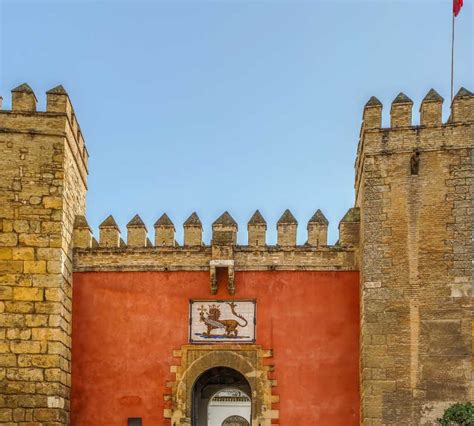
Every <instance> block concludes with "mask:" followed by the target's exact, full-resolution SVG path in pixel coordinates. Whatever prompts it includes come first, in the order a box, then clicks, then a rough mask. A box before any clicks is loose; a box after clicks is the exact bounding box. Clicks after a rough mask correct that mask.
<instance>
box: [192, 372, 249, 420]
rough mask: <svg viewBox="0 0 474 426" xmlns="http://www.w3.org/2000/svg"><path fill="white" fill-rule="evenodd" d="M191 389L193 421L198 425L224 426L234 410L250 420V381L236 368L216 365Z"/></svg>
mask: <svg viewBox="0 0 474 426" xmlns="http://www.w3.org/2000/svg"><path fill="white" fill-rule="evenodd" d="M192 392H193V398H192V410H191V412H192V422H191V423H192V424H193V425H195V426H221V425H222V422H223V421H224V420H225V419H226V418H227V417H229V416H231V415H234V414H235V415H236V414H239V415H241V416H242V415H244V416H245V417H246V418H247V419H248V420H250V417H251V416H250V414H251V398H250V396H249V395H251V389H250V385H249V383H248V381H247V379H246V378H245V377H244V376H243V375H242V374H241V373H239V372H238V371H236V370H233V369H231V368H228V367H213V368H211V369H209V370H207V371H205V372H204V373H203V374H201V376H199V378H198V379H197V380H196V382H195V383H194V385H193V390H192Z"/></svg>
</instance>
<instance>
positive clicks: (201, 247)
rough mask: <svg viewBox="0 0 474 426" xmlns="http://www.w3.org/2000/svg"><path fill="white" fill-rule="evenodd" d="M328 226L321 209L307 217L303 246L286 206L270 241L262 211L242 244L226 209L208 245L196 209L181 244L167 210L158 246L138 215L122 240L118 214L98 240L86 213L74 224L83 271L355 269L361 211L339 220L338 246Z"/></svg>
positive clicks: (250, 224) (101, 229)
mask: <svg viewBox="0 0 474 426" xmlns="http://www.w3.org/2000/svg"><path fill="white" fill-rule="evenodd" d="M328 225H329V222H328V220H327V219H326V217H325V216H324V214H323V213H322V212H321V210H317V211H316V213H315V214H314V215H313V216H312V217H311V219H310V220H309V221H308V224H307V230H308V237H307V241H306V243H305V244H303V245H298V244H297V241H296V231H297V226H298V222H297V221H296V219H295V217H294V216H293V214H292V213H291V212H290V211H289V210H286V211H285V212H284V213H283V215H282V216H281V218H280V219H279V220H278V222H277V224H276V228H277V234H278V241H277V244H276V245H267V244H266V230H267V223H266V221H265V219H264V218H263V216H262V215H261V213H260V212H259V211H258V210H257V211H256V212H255V213H254V214H253V215H252V217H251V218H250V220H249V221H248V223H247V231H248V243H247V245H238V244H237V232H238V224H237V222H236V221H235V220H234V219H233V218H232V216H231V215H230V213H228V212H224V213H223V214H222V215H221V216H220V217H219V218H218V219H216V220H215V221H214V222H213V223H212V238H211V241H210V244H205V243H204V242H203V240H202V229H203V225H202V222H201V220H200V219H199V217H198V215H197V214H196V213H193V214H192V215H191V216H190V217H189V218H188V219H187V220H186V221H185V222H184V223H183V228H184V240H183V244H182V245H180V244H179V243H178V242H177V241H176V239H175V226H174V224H173V222H172V221H171V219H170V218H169V217H168V215H166V214H163V215H162V216H161V217H160V218H159V219H158V220H157V221H156V222H155V224H154V229H155V238H154V241H155V244H152V242H151V239H150V238H148V231H147V227H146V225H145V223H144V222H143V220H142V219H141V218H140V216H139V215H135V216H134V217H133V218H132V219H131V220H130V222H128V224H127V237H126V238H122V236H121V231H120V228H119V226H118V225H117V223H116V221H115V220H114V218H113V216H109V217H107V218H106V219H105V220H104V221H103V222H102V223H101V224H100V225H99V238H98V239H96V238H94V236H93V235H92V230H91V228H90V226H89V225H88V223H87V221H86V219H85V217H84V216H78V217H76V221H75V224H74V247H75V249H76V250H75V267H76V270H79V271H80V270H104V269H105V270H116V269H118V270H137V268H138V270H141V268H143V267H145V265H147V266H146V267H148V268H152V269H158V270H173V269H174V270H179V269H191V270H193V269H198V270H206V269H209V265H210V262H211V261H212V260H213V259H214V260H215V261H216V262H217V266H220V265H221V264H222V265H224V264H225V265H227V264H228V262H229V261H232V262H233V261H234V260H235V262H236V268H238V269H241V270H246V269H250V270H253V269H260V268H262V267H263V268H264V269H271V270H275V269H278V268H283V269H300V268H303V269H321V270H325V269H328V270H355V269H356V256H355V252H356V250H357V247H358V241H359V213H358V209H357V208H351V209H349V211H348V212H347V213H346V215H345V216H344V218H343V219H342V220H341V221H340V223H339V234H340V237H339V240H338V242H337V243H336V244H335V245H333V246H329V245H327V229H328ZM144 259H147V260H146V261H145V260H144ZM142 262H143V263H142ZM219 262H223V263H219Z"/></svg>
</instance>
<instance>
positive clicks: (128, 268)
mask: <svg viewBox="0 0 474 426" xmlns="http://www.w3.org/2000/svg"><path fill="white" fill-rule="evenodd" d="M271 266H272V265H268V266H248V267H235V268H234V272H262V271H269V270H271V271H277V272H279V271H313V272H357V271H359V269H358V268H356V267H353V266H340V267H337V266H327V267H324V266H306V265H294V266H290V265H286V266H285V265H282V266H279V267H277V268H271ZM180 271H184V272H208V271H209V266H207V267H195V266H191V265H189V266H186V265H183V266H175V267H163V266H156V267H154V266H145V265H144V266H137V265H116V266H114V265H103V266H101V265H99V266H87V265H81V266H77V267H75V268H74V272H180Z"/></svg>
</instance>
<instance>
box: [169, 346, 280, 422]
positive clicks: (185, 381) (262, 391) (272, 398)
mask: <svg viewBox="0 0 474 426" xmlns="http://www.w3.org/2000/svg"><path fill="white" fill-rule="evenodd" d="M173 355H174V356H175V357H177V358H180V359H181V364H180V365H173V366H171V369H170V370H171V373H173V374H175V379H174V380H172V381H170V382H167V384H166V387H167V388H168V390H169V392H165V401H166V402H167V403H168V408H165V410H164V413H163V414H164V417H165V419H167V420H168V421H169V422H170V423H169V424H170V425H171V426H178V425H180V426H181V425H191V417H192V396H193V386H194V383H195V382H196V380H197V379H198V378H199V377H200V376H201V375H202V374H203V373H205V372H206V371H208V370H209V369H211V368H213V367H217V366H219V367H228V368H232V369H234V370H236V371H238V372H239V373H241V374H242V375H243V376H244V377H245V378H246V379H247V381H248V383H249V385H250V388H251V391H252V395H251V396H252V422H251V425H252V426H270V425H275V424H277V423H272V420H273V421H275V419H278V418H279V411H278V410H276V409H273V404H274V403H277V402H278V401H279V398H278V395H273V394H272V387H274V386H276V380H273V379H271V378H270V377H269V372H271V371H273V366H272V365H269V364H267V363H266V362H265V359H268V358H271V357H272V356H273V354H272V351H271V350H264V349H262V347H261V346H259V345H183V346H182V347H181V349H180V350H177V351H174V354H173Z"/></svg>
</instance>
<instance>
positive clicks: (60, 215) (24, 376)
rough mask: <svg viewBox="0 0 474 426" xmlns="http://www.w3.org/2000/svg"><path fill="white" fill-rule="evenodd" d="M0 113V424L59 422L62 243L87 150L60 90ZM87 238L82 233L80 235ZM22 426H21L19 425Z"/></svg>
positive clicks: (65, 326)
mask: <svg viewBox="0 0 474 426" xmlns="http://www.w3.org/2000/svg"><path fill="white" fill-rule="evenodd" d="M36 102H37V100H36V96H35V94H34V93H33V91H32V90H31V88H30V87H29V86H28V85H27V84H22V85H21V86H19V87H17V88H15V89H13V90H12V107H11V110H10V111H6V110H2V111H0V183H1V184H0V185H1V186H0V299H1V301H0V327H1V328H0V332H1V343H0V345H1V350H0V354H1V355H0V378H1V379H2V380H1V381H0V394H1V395H2V396H3V402H2V408H0V422H1V423H2V424H4V423H9V424H10V423H12V424H17V423H21V422H31V423H29V424H48V425H60V424H68V423H69V390H70V385H71V374H70V372H71V370H70V366H71V296H72V294H71V292H72V235H73V224H74V221H75V218H76V216H77V215H84V211H85V197H86V190H87V158H88V154H87V150H86V148H85V145H84V140H83V137H82V134H81V130H80V128H79V124H78V122H77V119H76V116H75V114H74V110H73V108H72V105H71V102H70V100H69V97H68V95H67V93H66V91H65V90H64V88H63V87H62V86H57V87H55V88H54V89H51V90H50V91H48V92H47V109H46V112H40V111H36ZM89 234H90V232H89ZM22 424H23V423H22Z"/></svg>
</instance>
